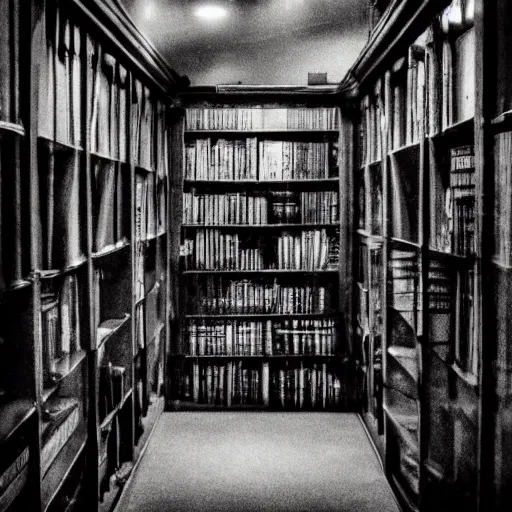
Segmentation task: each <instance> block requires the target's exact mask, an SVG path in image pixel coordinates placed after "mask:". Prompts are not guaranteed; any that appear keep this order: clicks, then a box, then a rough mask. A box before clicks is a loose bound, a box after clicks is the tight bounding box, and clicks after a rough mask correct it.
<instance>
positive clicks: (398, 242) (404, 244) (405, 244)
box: [390, 237, 421, 251]
mask: <svg viewBox="0 0 512 512" xmlns="http://www.w3.org/2000/svg"><path fill="white" fill-rule="evenodd" d="M390 242H391V244H393V245H395V246H398V247H399V248H403V249H409V250H415V251H418V250H420V249H421V245H420V244H419V243H417V242H411V241H410V240H402V239H401V238H395V237H391V238H390Z"/></svg>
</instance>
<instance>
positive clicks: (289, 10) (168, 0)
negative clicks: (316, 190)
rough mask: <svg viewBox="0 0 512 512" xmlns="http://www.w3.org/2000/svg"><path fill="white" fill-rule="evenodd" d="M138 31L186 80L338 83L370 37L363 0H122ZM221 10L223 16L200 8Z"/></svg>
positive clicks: (205, 82) (196, 82)
mask: <svg viewBox="0 0 512 512" xmlns="http://www.w3.org/2000/svg"><path fill="white" fill-rule="evenodd" d="M122 2H123V4H124V5H125V7H126V9H127V11H128V13H129V14H130V15H131V17H132V18H133V20H134V22H135V24H136V25H137V26H138V28H139V29H140V30H141V32H142V33H143V34H144V35H145V36H146V37H147V38H148V39H149V40H150V41H151V42H152V43H153V44H154V45H155V47H156V48H157V49H158V50H159V51H160V53H161V54H162V55H163V56H164V57H165V58H166V60H167V61H168V62H169V64H170V65H171V66H172V67H173V68H174V69H175V70H176V71H177V72H178V73H179V74H184V75H187V76H188V77H189V79H190V81H191V83H192V85H217V84H228V83H230V84H232V83H242V84H265V85H285V84H286V85H305V84H306V83H307V73H308V72H320V73H325V72H327V77H328V81H329V83H335V82H339V81H340V80H341V79H342V78H343V76H344V75H345V73H346V72H347V71H348V69H349V68H350V66H351V64H352V63H353V62H354V61H355V59H356V57H357V55H358V54H359V52H360V50H361V48H362V47H363V46H364V44H365V43H366V41H367V38H368V22H367V0H201V1H200V0H122ZM205 4H210V5H212V4H213V5H217V6H222V7H225V8H226V12H227V15H226V16H225V17H224V18H222V19H215V20H212V19H203V18H199V17H197V16H196V14H195V11H196V10H197V8H198V7H199V6H202V5H205Z"/></svg>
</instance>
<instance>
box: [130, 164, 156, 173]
mask: <svg viewBox="0 0 512 512" xmlns="http://www.w3.org/2000/svg"><path fill="white" fill-rule="evenodd" d="M134 167H135V172H143V173H145V174H156V171H155V169H152V168H147V167H144V166H143V165H139V164H135V165H134Z"/></svg>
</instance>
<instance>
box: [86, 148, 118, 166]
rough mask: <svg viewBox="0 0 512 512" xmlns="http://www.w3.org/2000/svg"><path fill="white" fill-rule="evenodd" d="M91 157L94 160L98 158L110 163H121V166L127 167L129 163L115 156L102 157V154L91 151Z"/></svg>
mask: <svg viewBox="0 0 512 512" xmlns="http://www.w3.org/2000/svg"><path fill="white" fill-rule="evenodd" d="M89 155H90V156H91V157H92V158H98V159H99V160H106V161H108V162H114V163H119V164H121V165H127V164H128V162H126V161H125V160H119V158H114V157H113V156H108V155H102V154H101V153H97V152H96V151H91V152H90V153H89Z"/></svg>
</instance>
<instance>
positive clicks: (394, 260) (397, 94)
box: [342, 1, 490, 510]
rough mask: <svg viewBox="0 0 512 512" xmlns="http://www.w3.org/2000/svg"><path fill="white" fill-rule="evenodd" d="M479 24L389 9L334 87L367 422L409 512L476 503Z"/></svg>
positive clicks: (425, 7)
mask: <svg viewBox="0 0 512 512" xmlns="http://www.w3.org/2000/svg"><path fill="white" fill-rule="evenodd" d="M475 4H477V5H476V7H475ZM475 13H477V15H476V20H475ZM482 20H483V6H482V5H480V2H459V1H454V2H452V3H450V2H435V1H433V2H424V3H423V4H422V5H421V7H420V8H418V7H417V6H416V5H415V6H413V2H407V1H404V2H392V3H391V6H390V8H389V9H388V10H387V11H385V12H384V13H383V14H382V17H381V18H380V20H379V22H378V23H377V24H376V26H375V27H374V30H373V32H372V36H371V37H370V41H369V43H368V45H367V47H366V48H365V50H363V53H362V54H361V56H360V58H359V59H358V61H357V62H356V64H355V65H354V67H353V69H352V72H351V74H350V75H351V76H352V78H355V81H351V79H347V80H346V81H345V82H344V83H343V84H342V87H343V88H344V89H345V91H346V92H350V91H353V97H354V101H355V103H354V105H355V111H356V112H357V114H355V115H354V117H355V118H356V119H357V122H356V127H357V136H356V140H357V143H356V149H357V151H356V154H357V158H356V163H355V165H354V173H355V176H354V195H355V197H357V198H358V200H357V208H356V209H355V211H356V219H355V228H356V235H355V236H356V239H355V247H356V248H357V250H356V251H355V268H356V274H355V285H354V312H353V326H354V334H355V338H354V339H355V342H356V344H357V345H358V346H359V350H358V353H359V354H360V355H359V357H360V360H361V364H360V365H359V379H360V382H361V387H362V391H363V395H362V397H363V403H362V405H363V408H364V414H363V416H364V418H365V421H366V424H367V426H368V429H369V431H370V432H371V433H372V435H373V437H374V439H375V442H376V445H377V446H378V447H379V449H380V452H381V455H382V457H383V459H384V462H385V468H386V472H387V474H388V476H389V478H390V481H391V482H392V485H393V486H394V488H395V490H396V492H397V494H398V496H399V497H400V499H401V501H402V504H403V505H404V507H406V509H408V510H435V509H439V508H442V507H447V506H457V507H461V508H464V510H477V509H479V507H481V506H482V505H481V503H482V499H483V498H482V496H484V491H483V485H484V484H483V480H482V478H481V475H482V468H483V467H485V464H486V463H488V462H486V461H485V460H484V459H485V458H486V457H487V455H486V454H485V453H484V452H483V451H482V447H483V446H485V444H483V443H485V441H484V439H485V429H486V426H485V421H486V420H485V419H484V417H483V416H482V414H483V411H484V409H485V408H484V407H483V406H482V400H483V396H484V393H485V390H486V388H485V385H486V384H485V383H486V378H488V377H485V375H488V374H485V371H484V370H483V367H484V364H483V359H482V339H483V333H484V330H483V322H482V312H481V311H482V300H483V299H482V297H485V295H482V286H483V278H482V276H483V274H482V261H483V259H482V251H484V252H485V250H484V249H482V248H483V247H484V244H483V239H484V237H483V226H484V224H485V222H486V220H485V217H484V215H483V214H482V213H483V212H484V210H485V207H484V203H485V201H484V195H483V194H482V190H483V188H482V187H483V183H484V179H483V176H484V172H483V168H484V161H483V159H482V157H481V154H482V153H480V152H481V151H482V150H483V147H484V144H483V135H482V134H483V131H482V125H481V117H480V112H481V109H482V105H483V103H482V101H483V100H482V97H481V96H479V94H477V93H476V92H475V91H477V90H478V88H479V87H481V86H482V83H483V81H482V78H483V77H482V76H480V75H479V73H478V70H479V69H480V67H481V65H482V59H483V50H482V47H483V45H482V40H483V21H482ZM404 27H405V29H404ZM350 75H349V76H350ZM356 83H357V88H356ZM484 288H485V286H484ZM487 419H490V418H489V417H488V418H487ZM442 509H443V508H442ZM480 509H481V510H484V509H485V508H480ZM443 510H444V509H443Z"/></svg>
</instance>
